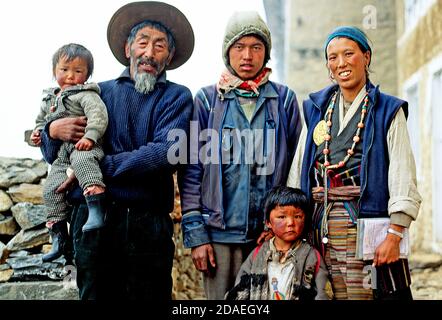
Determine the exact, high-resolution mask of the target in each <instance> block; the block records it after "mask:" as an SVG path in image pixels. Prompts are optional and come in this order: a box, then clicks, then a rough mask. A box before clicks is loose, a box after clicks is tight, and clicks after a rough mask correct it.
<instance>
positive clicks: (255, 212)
mask: <svg viewBox="0 0 442 320" xmlns="http://www.w3.org/2000/svg"><path fill="white" fill-rule="evenodd" d="M271 47H272V44H271V36H270V31H269V29H268V27H267V25H266V24H265V22H264V21H263V20H262V18H261V17H260V16H259V15H258V13H256V12H248V11H247V12H237V13H235V14H233V16H232V17H231V18H230V20H229V22H228V24H227V28H226V32H225V36H224V42H223V49H222V50H223V52H222V56H223V59H224V63H225V66H226V68H227V69H226V70H225V71H224V72H223V73H222V75H221V77H220V79H219V81H218V82H217V83H216V84H215V85H212V86H209V87H205V88H202V89H201V90H200V91H199V92H198V93H197V95H196V97H195V99H194V103H195V109H194V114H193V120H194V121H193V122H192V124H191V128H192V129H193V126H194V127H196V128H197V129H196V131H198V135H196V136H200V140H206V141H210V142H208V143H206V144H205V143H204V141H203V142H201V141H199V142H197V141H191V143H190V145H191V146H193V145H199V148H194V149H196V150H193V152H192V150H191V161H190V162H191V164H190V165H189V166H187V167H186V170H185V172H184V176H183V177H182V179H181V183H182V186H181V205H182V212H183V220H182V228H183V235H184V245H185V247H187V248H192V259H193V262H194V265H195V267H196V268H197V269H198V270H200V271H202V272H203V274H204V277H203V278H204V289H205V292H206V297H207V298H208V299H211V300H212V299H223V298H224V295H225V293H226V292H227V290H229V289H230V288H232V287H233V285H234V281H235V277H236V274H237V272H238V270H239V268H240V266H241V263H242V262H243V261H244V260H245V258H246V257H247V256H248V254H249V253H250V251H251V250H252V248H253V247H255V246H256V241H257V239H258V238H259V236H260V235H261V233H262V232H263V229H264V220H265V219H264V212H263V208H262V201H263V199H264V197H265V195H266V193H267V191H268V190H270V189H271V188H272V187H273V186H276V185H281V184H285V183H286V179H287V173H288V169H289V165H290V161H291V159H292V157H293V153H294V150H295V149H296V145H297V141H298V136H299V133H300V131H301V123H300V121H301V120H300V117H299V115H300V113H299V110H298V103H297V100H296V96H295V93H294V92H293V91H292V90H290V89H289V88H288V87H286V86H284V85H281V84H277V83H274V82H272V81H269V76H270V74H271V69H269V68H267V67H266V64H267V62H268V61H269V59H270V50H271ZM192 129H191V131H192ZM205 134H208V135H210V137H207V138H209V139H205ZM201 137H203V139H201ZM208 150H210V152H208ZM205 156H207V158H205ZM195 159H197V161H192V160H195Z"/></svg>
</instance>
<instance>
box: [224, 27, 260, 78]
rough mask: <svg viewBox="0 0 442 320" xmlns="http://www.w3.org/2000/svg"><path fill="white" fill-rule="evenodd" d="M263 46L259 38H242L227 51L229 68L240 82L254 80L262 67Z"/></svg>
mask: <svg viewBox="0 0 442 320" xmlns="http://www.w3.org/2000/svg"><path fill="white" fill-rule="evenodd" d="M265 53H266V49H265V45H264V42H262V41H261V40H260V39H259V38H257V37H254V36H244V37H242V38H240V39H239V40H238V41H236V42H235V43H234V44H233V45H232V46H231V47H230V49H229V60H230V66H231V67H232V68H233V70H235V72H236V74H237V75H238V76H239V77H240V78H241V79H242V80H250V79H253V78H255V76H256V75H257V74H258V72H259V71H261V69H262V68H263V67H264V59H265Z"/></svg>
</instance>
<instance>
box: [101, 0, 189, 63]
mask: <svg viewBox="0 0 442 320" xmlns="http://www.w3.org/2000/svg"><path fill="white" fill-rule="evenodd" d="M145 20H150V21H154V22H159V23H161V24H162V25H163V26H165V27H166V28H167V29H168V30H169V31H170V32H171V33H172V36H173V38H174V40H175V55H174V56H173V59H172V61H171V62H170V64H169V65H168V66H167V67H166V69H167V70H172V69H176V68H178V67H179V66H181V65H182V64H184V63H185V62H186V61H187V60H188V59H189V58H190V56H191V55H192V52H193V47H194V44H195V37H194V35H193V29H192V26H191V25H190V23H189V21H188V20H187V18H186V17H185V16H184V14H183V13H182V12H181V11H180V10H178V9H177V8H175V7H174V6H172V5H170V4H167V3H164V2H158V1H140V2H131V3H128V4H126V5H124V6H123V7H121V8H120V9H118V10H117V12H115V13H114V15H113V16H112V18H111V19H110V21H109V25H108V27H107V41H108V43H109V46H110V49H111V50H112V53H113V54H114V56H115V58H117V60H118V61H120V62H121V63H122V64H123V65H125V66H128V65H129V59H128V58H126V53H125V45H126V41H127V38H128V36H129V33H130V31H131V30H132V28H133V27H134V26H136V25H137V24H139V23H141V22H143V21H145Z"/></svg>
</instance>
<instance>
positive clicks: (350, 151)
mask: <svg viewBox="0 0 442 320" xmlns="http://www.w3.org/2000/svg"><path fill="white" fill-rule="evenodd" d="M338 92H339V91H336V92H335V94H334V95H333V97H332V99H331V100H330V104H329V105H328V108H327V122H326V125H327V131H326V134H325V137H324V140H325V143H324V150H322V153H323V154H324V170H323V177H324V216H323V218H322V230H323V231H322V232H323V234H322V243H323V244H327V243H328V227H327V217H326V216H327V214H328V211H329V208H328V207H329V206H328V182H327V170H331V169H337V168H342V167H344V166H345V164H346V163H347V162H348V160H349V159H350V158H351V156H353V155H354V154H355V151H354V150H355V147H356V144H358V143H359V142H360V141H361V137H360V135H361V130H362V129H363V128H364V120H365V115H366V114H367V107H368V92H367V93H366V94H365V97H364V105H363V106H362V110H361V119H360V120H359V122H358V128H357V130H356V134H355V135H354V136H353V144H352V146H351V148H350V149H348V150H347V155H346V156H345V157H344V159H343V160H342V161H339V162H338V163H336V164H331V163H330V162H329V161H328V157H329V154H330V149H329V147H330V140H331V127H332V115H333V110H334V108H335V103H336V97H337V95H338Z"/></svg>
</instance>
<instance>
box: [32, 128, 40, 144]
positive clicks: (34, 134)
mask: <svg viewBox="0 0 442 320" xmlns="http://www.w3.org/2000/svg"><path fill="white" fill-rule="evenodd" d="M31 141H32V143H33V144H35V145H36V146H37V147H39V146H40V145H41V137H40V130H36V131H33V132H32V133H31Z"/></svg>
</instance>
